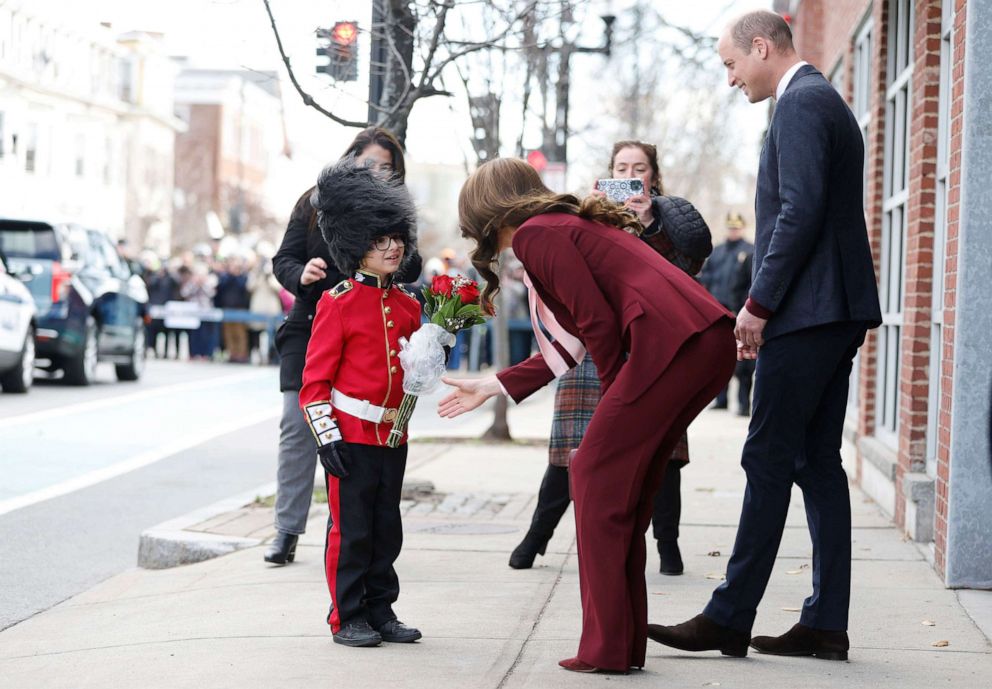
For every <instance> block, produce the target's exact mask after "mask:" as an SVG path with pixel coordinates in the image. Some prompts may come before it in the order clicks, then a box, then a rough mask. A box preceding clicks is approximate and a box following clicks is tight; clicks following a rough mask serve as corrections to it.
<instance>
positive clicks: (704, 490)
mask: <svg viewBox="0 0 992 689" xmlns="http://www.w3.org/2000/svg"><path fill="white" fill-rule="evenodd" d="M715 491H716V488H709V487H706V486H704V487H701V488H697V489H696V492H697V493H713V492H715Z"/></svg>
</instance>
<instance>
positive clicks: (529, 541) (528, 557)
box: [510, 531, 551, 569]
mask: <svg viewBox="0 0 992 689" xmlns="http://www.w3.org/2000/svg"><path fill="white" fill-rule="evenodd" d="M550 540H551V537H550V536H539V535H537V534H535V533H532V532H530V531H528V532H527V535H526V536H524V540H522V541H521V542H520V545H518V546H517V547H516V548H514V549H513V552H512V553H510V567H512V568H513V569H530V568H531V567H533V566H534V558H536V557H537V556H538V555H544V551H545V550H547V547H548V541H550Z"/></svg>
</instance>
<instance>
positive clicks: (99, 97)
mask: <svg viewBox="0 0 992 689" xmlns="http://www.w3.org/2000/svg"><path fill="white" fill-rule="evenodd" d="M174 78H175V76H174V67H173V65H172V63H171V61H170V60H169V59H168V56H167V55H166V54H165V53H164V51H163V49H162V48H161V41H160V37H159V36H156V35H153V34H143V33H130V34H125V35H124V36H120V37H118V36H117V35H116V34H115V33H114V31H113V30H112V29H111V28H110V27H108V26H105V25H100V24H95V23H94V24H93V25H86V24H81V23H79V22H78V21H70V20H69V19H68V18H66V17H64V16H61V15H60V13H59V12H58V7H57V3H47V2H20V1H18V0H14V1H12V2H7V3H3V4H0V215H3V216H15V217H40V218H47V219H64V220H71V221H74V222H78V223H81V224H85V225H89V226H92V227H96V228H100V229H104V230H106V231H108V232H109V233H111V235H113V236H115V237H119V238H120V237H126V238H127V239H128V240H129V241H131V243H132V244H133V245H135V246H138V247H141V246H146V245H147V246H151V247H153V248H155V249H156V250H159V251H162V252H166V251H168V249H169V243H170V236H171V228H172V187H173V184H172V178H173V156H174V153H173V151H174V145H175V134H176V132H177V131H180V130H181V129H182V126H183V125H182V123H181V122H180V121H179V120H177V119H176V118H175V117H174V116H173V114H172V87H173V82H174Z"/></svg>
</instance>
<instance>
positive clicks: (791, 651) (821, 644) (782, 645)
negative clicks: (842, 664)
mask: <svg viewBox="0 0 992 689" xmlns="http://www.w3.org/2000/svg"><path fill="white" fill-rule="evenodd" d="M751 648H753V649H754V650H756V651H757V652H758V653H767V654H770V655H776V656H813V657H814V658H823V659H824V660H847V652H848V650H849V649H850V648H851V643H850V641H848V639H847V632H832V631H827V630H826V629H813V628H812V627H807V626H805V625H802V624H797V625H795V626H793V627H792V629H790V630H789V631H787V632H786V633H785V634H783V635H782V636H756V637H754V638H753V639H751Z"/></svg>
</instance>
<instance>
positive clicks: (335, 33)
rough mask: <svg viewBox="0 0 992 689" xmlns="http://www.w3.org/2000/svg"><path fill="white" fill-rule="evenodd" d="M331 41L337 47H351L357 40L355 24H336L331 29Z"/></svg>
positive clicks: (356, 25) (356, 26)
mask: <svg viewBox="0 0 992 689" xmlns="http://www.w3.org/2000/svg"><path fill="white" fill-rule="evenodd" d="M331 40H332V41H334V42H335V43H336V44H338V45H351V44H352V43H354V42H355V41H356V40H358V24H357V23H356V22H337V23H336V24H335V25H334V28H333V29H331Z"/></svg>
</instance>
